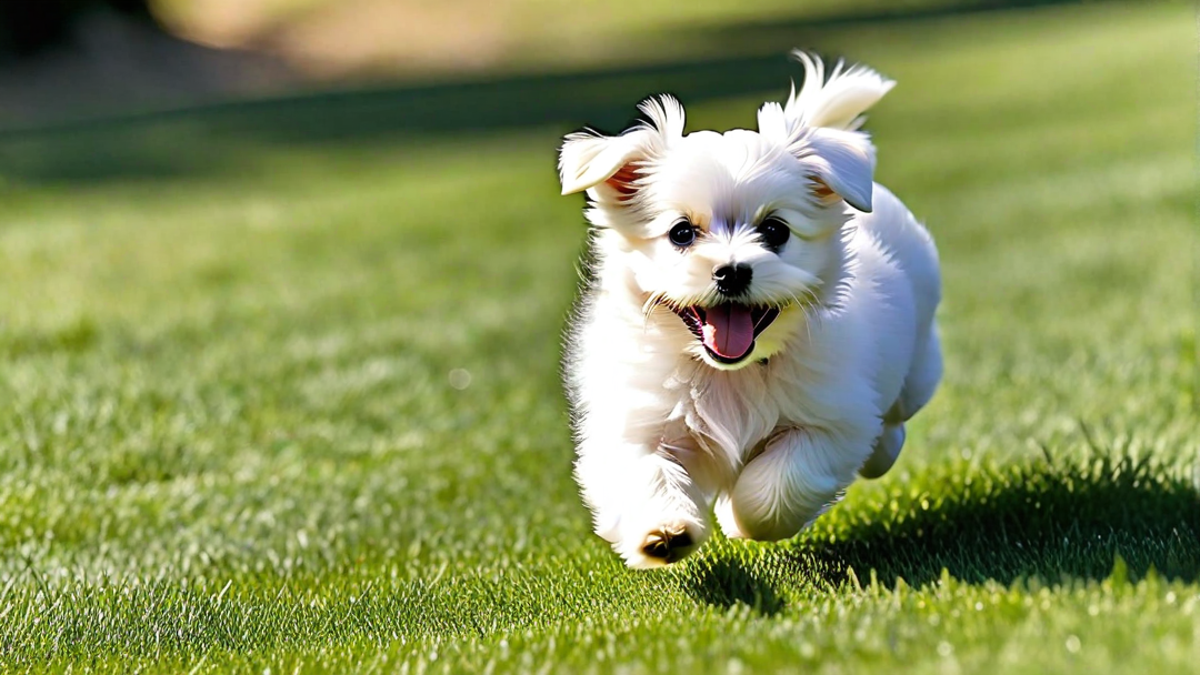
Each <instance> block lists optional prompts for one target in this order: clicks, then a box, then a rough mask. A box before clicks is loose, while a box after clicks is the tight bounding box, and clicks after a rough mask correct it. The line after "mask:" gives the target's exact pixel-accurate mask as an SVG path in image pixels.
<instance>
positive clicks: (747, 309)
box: [675, 302, 779, 364]
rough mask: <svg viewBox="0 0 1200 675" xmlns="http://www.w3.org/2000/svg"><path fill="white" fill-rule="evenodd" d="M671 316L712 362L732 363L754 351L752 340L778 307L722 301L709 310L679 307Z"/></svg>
mask: <svg viewBox="0 0 1200 675" xmlns="http://www.w3.org/2000/svg"><path fill="white" fill-rule="evenodd" d="M675 313H676V314H678V315H679V318H681V319H683V323H684V324H686V325H687V327H688V330H690V331H692V333H693V334H694V335H695V336H696V338H697V339H699V340H700V342H701V344H703V345H704V349H705V350H706V351H707V352H708V355H709V356H710V357H712V359H713V360H714V361H716V362H718V363H724V364H734V363H738V362H739V361H741V360H742V359H744V358H746V357H747V356H749V355H750V352H752V351H754V339H755V338H757V337H758V336H759V334H760V333H762V332H763V331H764V330H766V329H767V326H770V325H771V322H772V321H774V320H775V318H776V317H778V316H779V308H778V307H762V306H759V307H754V306H750V305H742V304H738V303H736V302H726V303H722V304H720V305H716V306H713V307H700V306H699V305H691V306H689V307H680V308H678V309H675Z"/></svg>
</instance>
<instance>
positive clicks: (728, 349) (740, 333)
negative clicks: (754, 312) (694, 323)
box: [702, 303, 754, 359]
mask: <svg viewBox="0 0 1200 675" xmlns="http://www.w3.org/2000/svg"><path fill="white" fill-rule="evenodd" d="M705 319H706V321H705V323H704V328H703V329H702V333H703V337H704V345H705V346H706V347H708V348H709V349H711V350H713V352H715V353H716V354H717V355H718V356H723V357H725V358H727V359H736V358H739V357H741V356H745V355H746V352H748V351H750V346H751V345H753V344H754V318H753V317H751V316H750V308H749V307H746V306H745V305H735V304H733V303H726V304H724V305H720V306H718V307H710V308H709V309H708V311H707V312H706V316H705Z"/></svg>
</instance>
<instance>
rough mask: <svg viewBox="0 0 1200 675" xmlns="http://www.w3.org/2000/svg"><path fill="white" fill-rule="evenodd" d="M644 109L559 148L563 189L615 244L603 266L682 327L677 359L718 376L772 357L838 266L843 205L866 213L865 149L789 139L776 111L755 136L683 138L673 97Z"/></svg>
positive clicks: (822, 139)
mask: <svg viewBox="0 0 1200 675" xmlns="http://www.w3.org/2000/svg"><path fill="white" fill-rule="evenodd" d="M642 109H643V111H645V112H646V113H647V115H648V116H649V117H650V118H651V120H652V124H647V125H645V126H642V127H638V128H635V129H633V130H630V131H629V132H626V133H625V134H623V135H621V136H617V137H603V136H596V135H591V134H573V135H571V136H569V137H568V138H567V141H566V143H565V144H564V146H563V150H562V160H561V165H560V167H561V169H562V174H563V188H564V192H574V191H578V190H583V189H586V190H587V192H588V196H589V198H590V201H591V205H590V208H589V211H588V217H589V220H590V221H591V222H592V224H593V225H595V226H596V227H598V228H602V229H603V230H606V231H608V232H609V233H608V234H605V235H603V236H613V237H619V241H618V245H617V246H611V247H607V248H606V249H605V251H604V257H603V258H602V260H601V265H603V266H604V267H605V268H608V267H610V266H613V265H616V266H619V267H620V268H621V269H622V270H624V271H625V272H627V273H628V275H629V278H630V279H631V281H632V283H633V284H635V285H636V287H637V289H638V291H639V292H640V294H641V298H640V300H641V301H642V302H643V309H644V310H645V311H646V312H647V313H650V312H667V311H670V312H673V313H674V314H675V315H676V316H677V317H678V320H679V322H680V324H679V325H680V326H681V327H682V328H686V330H680V331H679V336H680V345H679V348H680V350H681V351H684V352H686V353H689V354H691V355H693V356H695V357H697V358H700V359H703V360H704V361H705V362H706V363H708V364H709V365H711V366H712V367H714V368H720V369H738V368H742V367H745V366H746V365H748V364H751V363H754V362H756V361H759V360H761V359H764V358H767V357H770V356H772V355H773V354H775V353H777V352H778V351H779V350H781V349H782V348H783V347H784V346H785V345H786V343H787V341H788V339H789V338H790V337H791V336H792V334H793V333H794V332H795V331H796V330H798V329H800V327H801V325H802V322H803V318H804V310H805V308H806V306H808V305H811V304H812V303H813V302H814V301H815V299H816V297H817V295H818V294H819V293H820V291H821V289H822V287H823V285H824V284H825V283H826V282H827V281H829V277H830V276H831V275H832V274H833V271H834V270H835V269H836V268H837V263H838V262H839V261H838V260H836V257H837V252H838V248H837V246H835V243H836V238H837V237H838V236H839V234H838V232H839V229H840V227H841V225H843V224H844V223H845V222H846V220H847V218H848V217H849V213H850V212H849V210H848V209H847V202H849V203H850V204H852V205H853V206H856V207H857V208H859V209H861V210H869V209H870V195H871V180H872V179H871V173H872V164H873V155H872V153H871V151H870V144H869V142H868V141H866V137H865V136H864V135H862V134H858V133H856V132H848V131H840V130H832V129H802V130H799V133H797V130H794V129H789V128H787V125H786V124H785V123H784V122H783V120H782V115H781V111H780V110H779V108H778V106H774V108H772V107H771V106H770V105H768V106H766V107H764V109H763V111H761V112H760V114H759V127H760V128H759V131H748V130H742V129H738V130H733V131H729V132H726V133H724V134H718V133H714V132H711V131H702V132H697V133H692V134H689V135H686V136H685V135H684V134H683V133H682V130H683V110H682V108H681V107H680V106H679V105H678V104H677V103H675V102H674V101H673V100H671V99H663V100H662V101H661V102H648V103H646V104H643V108H642ZM777 117H778V119H777ZM602 273H603V270H602Z"/></svg>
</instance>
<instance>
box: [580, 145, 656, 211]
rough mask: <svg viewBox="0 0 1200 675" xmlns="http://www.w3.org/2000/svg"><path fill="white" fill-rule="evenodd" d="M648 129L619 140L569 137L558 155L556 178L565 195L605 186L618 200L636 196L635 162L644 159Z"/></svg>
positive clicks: (636, 171)
mask: <svg viewBox="0 0 1200 675" xmlns="http://www.w3.org/2000/svg"><path fill="white" fill-rule="evenodd" d="M652 133H653V132H652V131H651V130H649V129H636V130H634V131H630V132H628V133H625V134H623V135H621V136H596V135H593V134H589V133H586V132H581V133H575V134H570V135H568V136H567V137H566V139H564V140H563V145H562V149H561V150H560V151H559V155H558V174H559V178H560V180H561V181H562V193H563V194H564V195H569V194H574V193H576V192H582V191H584V190H587V189H590V188H593V187H596V186H597V185H600V184H601V183H604V184H606V185H607V186H608V187H610V188H612V189H613V190H614V191H615V192H616V196H617V199H620V200H622V201H623V200H626V199H629V198H630V197H631V196H633V194H634V193H635V192H637V187H638V186H637V185H636V181H637V179H638V178H640V177H641V174H639V173H638V166H637V165H638V162H639V161H640V160H644V159H646V151H647V146H648V141H649V140H650V139H649V138H648V136H649V135H651V134H652Z"/></svg>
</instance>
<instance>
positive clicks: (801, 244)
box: [559, 53, 942, 567]
mask: <svg viewBox="0 0 1200 675" xmlns="http://www.w3.org/2000/svg"><path fill="white" fill-rule="evenodd" d="M796 57H797V58H798V59H799V60H800V61H801V62H802V63H803V64H804V67H805V71H806V72H805V78H804V84H803V87H801V89H800V91H799V92H796V91H795V89H794V88H793V91H792V95H791V96H790V97H789V99H788V101H787V103H786V104H785V105H783V106H781V105H779V104H777V103H767V104H765V105H763V107H762V108H761V109H760V110H759V112H758V131H749V130H745V129H735V130H732V131H727V132H725V133H723V134H720V133H715V132H712V131H699V132H695V133H691V134H687V135H684V133H683V126H684V112H683V108H682V106H680V104H679V103H678V102H677V101H675V100H674V99H673V98H670V97H668V96H662V97H660V98H658V99H657V100H648V101H646V102H644V103H642V105H641V110H642V111H643V112H644V113H645V114H646V115H647V117H648V118H649V121H648V122H646V123H643V124H641V125H639V126H636V127H634V128H632V129H629V130H628V131H626V132H625V133H623V134H621V135H620V136H603V135H600V134H597V133H591V132H581V133H574V134H571V135H569V136H567V137H566V140H565V142H564V143H563V146H562V152H561V156H560V161H559V170H560V173H561V179H562V191H563V194H570V193H574V192H579V191H583V190H586V191H587V196H588V206H587V210H586V215H587V219H588V221H589V222H590V223H591V224H592V226H593V228H592V230H591V250H590V253H591V256H590V265H591V270H590V271H591V272H592V274H591V275H590V276H591V278H590V280H589V281H588V283H587V287H586V288H585V290H584V294H583V297H582V298H581V300H580V303H579V305H578V307H577V310H576V315H575V318H574V321H573V324H572V326H571V328H570V332H569V338H568V345H567V356H566V364H565V367H566V385H567V391H568V395H569V397H570V400H571V404H572V407H573V411H574V421H575V430H576V436H577V442H578V455H579V457H578V461H577V462H576V466H575V476H576V479H577V480H578V481H579V484H580V486H581V487H582V492H583V498H584V500H585V501H586V502H587V504H588V506H589V507H591V509H592V512H593V515H594V518H595V529H596V533H597V534H599V535H600V536H601V537H604V538H605V539H607V540H608V541H609V542H611V543H612V545H613V548H614V549H615V550H616V551H617V552H618V553H619V554H620V555H621V556H622V557H623V558H624V559H625V561H626V563H628V564H629V566H631V567H649V566H655V565H661V564H665V563H670V562H674V561H676V560H678V559H680V558H681V557H683V556H685V555H687V554H688V553H690V552H691V551H693V550H694V549H695V548H696V547H697V546H699V545H700V544H701V543H702V542H703V541H704V540H705V539H706V538H707V537H708V535H709V533H710V531H711V516H710V514H711V513H712V511H713V510H714V509H715V512H716V519H717V521H718V522H719V523H720V525H721V529H722V530H723V531H724V532H725V534H726V535H728V536H730V537H748V538H751V539H761V540H776V539H783V538H786V537H791V536H793V535H795V534H796V533H797V532H799V531H800V530H802V529H803V528H804V527H805V526H807V525H808V524H809V523H811V522H812V521H813V520H814V519H815V518H816V517H817V516H819V515H820V514H821V513H823V512H824V511H825V510H826V509H827V508H829V506H830V505H831V504H833V503H834V502H836V501H837V500H838V498H839V497H840V496H841V494H842V492H843V491H844V490H845V489H846V487H847V486H848V485H849V484H850V483H851V482H852V481H853V480H854V477H855V474H856V473H857V474H861V475H863V476H866V477H877V476H880V475H882V474H884V473H885V472H887V470H888V469H889V468H891V466H892V464H893V462H895V461H896V456H897V454H898V453H899V452H900V447H901V446H902V445H903V444H904V422H905V421H906V420H908V419H909V418H910V417H911V416H912V415H913V414H914V413H916V412H917V410H919V409H920V408H921V407H922V406H924V405H925V404H926V403H927V402H928V401H929V399H930V397H931V396H932V395H933V391H934V389H935V388H936V387H937V383H938V380H939V379H940V378H941V370H942V360H941V350H940V347H939V344H938V336H937V331H936V326H935V325H934V310H935V309H936V308H937V304H938V300H939V297H940V294H941V281H940V277H939V273H938V262H937V252H936V250H935V249H934V245H933V241H932V240H931V238H930V236H929V234H928V232H926V230H925V228H924V227H922V226H921V224H920V223H918V222H917V221H916V220H915V219H914V218H913V216H912V214H911V213H910V212H909V211H908V209H907V208H906V207H905V206H904V204H902V203H901V202H900V200H898V199H897V198H896V197H895V196H893V195H892V193H890V192H888V191H887V190H886V189H884V188H883V187H882V186H879V185H876V184H874V182H873V174H874V167H875V149H874V146H873V145H872V144H871V141H870V139H869V137H868V136H867V134H866V133H864V132H862V131H858V130H857V129H858V128H859V126H860V125H861V124H862V122H863V117H862V113H863V112H864V111H865V110H866V109H867V108H869V107H870V106H871V105H873V104H874V103H875V102H876V101H878V100H879V99H880V98H881V97H882V96H883V95H884V94H885V93H887V91H888V90H889V89H891V87H892V85H893V84H894V83H893V82H892V81H890V80H887V79H885V78H883V77H881V76H880V75H879V74H878V73H876V72H874V71H872V70H870V69H867V68H864V67H862V66H855V67H852V68H843V67H842V65H841V64H840V63H839V64H838V66H837V67H835V68H834V69H833V72H832V73H830V74H829V77H828V78H826V77H825V69H824V66H823V64H822V63H821V61H820V60H819V59H817V58H815V57H812V56H809V55H807V54H804V53H797V54H796Z"/></svg>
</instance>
